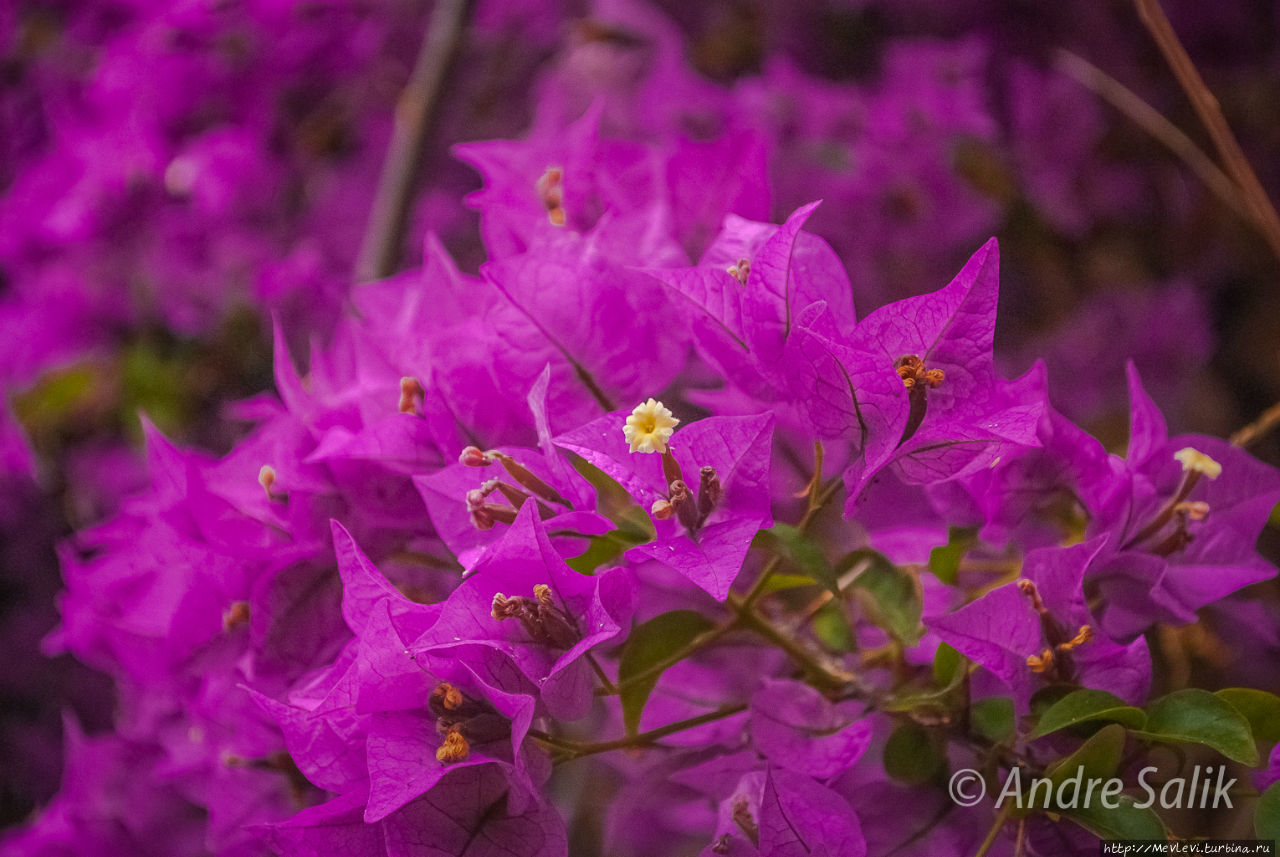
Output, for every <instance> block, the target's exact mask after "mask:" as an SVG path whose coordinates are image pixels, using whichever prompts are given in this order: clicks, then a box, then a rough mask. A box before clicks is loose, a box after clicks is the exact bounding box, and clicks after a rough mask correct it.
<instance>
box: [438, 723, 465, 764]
mask: <svg viewBox="0 0 1280 857" xmlns="http://www.w3.org/2000/svg"><path fill="white" fill-rule="evenodd" d="M470 755H471V745H470V744H468V743H467V739H466V738H463V737H462V733H461V732H460V731H458V730H457V729H456V728H455V729H450V730H449V731H448V732H447V733H445V736H444V741H443V742H441V744H440V747H439V748H438V749H437V750H436V761H438V762H442V763H444V764H446V765H449V764H453V763H454V762H461V761H463V760H465V759H466V758H467V757H468V756H470Z"/></svg>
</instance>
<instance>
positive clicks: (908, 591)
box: [837, 548, 924, 646]
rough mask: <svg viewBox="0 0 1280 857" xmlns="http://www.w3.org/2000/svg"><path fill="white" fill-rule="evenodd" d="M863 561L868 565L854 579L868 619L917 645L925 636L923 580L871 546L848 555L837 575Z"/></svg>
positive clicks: (855, 589)
mask: <svg viewBox="0 0 1280 857" xmlns="http://www.w3.org/2000/svg"><path fill="white" fill-rule="evenodd" d="M859 564H861V565H863V566H864V567H863V569H862V571H860V572H859V573H858V576H857V577H855V578H854V580H853V588H854V592H855V594H856V595H857V596H858V600H859V602H860V603H861V604H862V608H863V610H865V611H866V614H867V618H868V619H870V620H871V621H872V622H873V623H875V624H876V625H877V626H879V627H881V628H883V629H884V630H886V631H888V632H889V633H890V634H891V635H893V637H894V638H895V639H896V640H898V641H899V642H901V643H903V644H904V645H907V646H914V645H915V644H916V643H918V642H920V638H921V637H922V636H923V635H924V628H923V627H922V626H921V625H920V617H921V615H922V614H923V612H924V600H923V598H922V596H921V593H920V582H919V581H918V580H916V579H915V577H913V576H912V575H911V574H908V573H907V572H906V571H904V570H903V569H901V568H899V567H898V566H896V565H894V564H893V563H891V562H890V561H889V560H888V559H887V558H886V557H885V556H884V554H881V553H879V552H878V551H873V550H871V549H869V548H864V549H862V550H857V551H854V552H853V553H850V554H849V555H847V556H846V557H844V559H842V560H841V561H840V562H839V563H838V565H837V577H838V576H839V574H840V573H841V572H840V569H842V568H843V569H851V568H854V567H856V566H857V565H859Z"/></svg>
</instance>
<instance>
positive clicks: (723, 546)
mask: <svg viewBox="0 0 1280 857" xmlns="http://www.w3.org/2000/svg"><path fill="white" fill-rule="evenodd" d="M626 419H627V414H626V413H625V412H621V411H619V412H617V413H614V414H610V415H608V416H605V417H601V418H600V419H597V420H593V421H592V422H590V423H588V424H586V425H584V426H582V427H581V428H579V429H576V430H574V431H571V432H568V433H567V434H563V435H560V436H559V437H557V438H556V439H555V442H556V445H557V446H559V447H561V448H562V449H565V450H567V451H569V452H572V453H574V454H576V455H580V456H582V457H583V458H584V459H586V460H587V461H588V462H590V463H591V464H593V465H595V466H596V467H598V468H600V469H601V470H603V471H604V472H605V473H606V474H608V475H609V476H611V477H613V478H614V479H616V480H617V481H618V482H619V484H621V485H622V487H623V488H625V489H626V490H627V491H628V492H629V493H630V494H631V496H632V497H634V498H635V500H636V502H637V503H639V504H640V506H641V507H642V508H644V509H653V508H654V507H655V504H658V508H659V509H664V510H668V511H665V512H662V513H660V514H658V515H656V516H655V517H657V520H656V521H655V522H654V526H655V528H656V531H657V538H656V539H655V540H654V541H652V542H650V543H648V544H643V545H639V546H637V547H635V548H632V549H631V551H629V552H628V555H630V556H634V557H638V558H639V557H643V558H649V559H655V560H657V561H658V562H661V563H663V564H665V565H668V566H670V567H672V568H674V569H676V570H677V571H679V572H680V573H681V574H683V575H684V576H685V577H687V578H688V579H689V580H691V581H693V582H694V583H696V584H697V585H698V586H700V587H702V588H703V589H705V590H706V591H707V592H708V593H710V594H711V596H712V597H713V598H715V599H717V600H720V601H723V600H724V599H725V598H726V597H727V596H728V594H729V587H730V586H731V585H732V584H733V581H734V578H736V577H737V575H738V572H739V570H740V569H741V567H742V560H743V558H744V557H745V556H746V554H747V549H748V548H749V547H750V545H751V539H752V538H754V537H755V534H756V532H757V531H758V530H760V529H761V528H762V527H768V526H770V525H771V524H772V523H773V518H772V515H771V514H770V509H769V494H768V492H769V489H768V485H769V450H770V443H771V440H772V436H773V419H772V417H771V416H769V415H762V416H754V417H710V418H708V419H704V420H698V421H697V422H693V423H689V424H688V425H682V426H681V427H680V428H679V429H678V430H677V431H676V432H675V434H674V435H673V436H672V438H671V441H670V452H669V454H667V453H664V454H662V455H645V454H642V453H639V452H637V453H632V452H631V451H630V449H629V445H628V443H627V441H626V438H625V437H624V435H623V432H622V428H623V425H624V424H625V422H626ZM664 458H670V460H671V461H673V462H674V464H675V465H676V466H677V467H678V469H679V471H680V473H681V474H682V476H683V479H681V480H678V481H680V482H681V484H682V485H684V486H685V488H684V489H683V491H684V493H685V494H687V495H688V499H687V500H685V499H680V500H677V499H676V498H675V495H673V493H672V492H673V488H672V485H673V480H672V479H671V478H668V476H669V468H670V465H669V464H666V463H664V461H663V460H662V459H664ZM694 474H698V476H697V477H696V478H695V477H694ZM712 483H714V486H713V484H712ZM695 484H696V485H698V490H699V493H698V497H697V500H694V499H693V493H692V486H694V485H695ZM703 486H706V488H705V490H704V487H703ZM704 493H705V496H706V497H707V500H706V501H703V499H702V498H703V496H704ZM681 496H682V497H683V496H684V495H681ZM713 496H714V501H713V500H712V497H713ZM682 503H688V504H691V505H690V506H689V513H688V514H686V515H681V514H680V512H679V507H680V505H681V504H682ZM698 504H703V506H702V507H701V508H699V509H698V510H696V511H695V507H697V505H698Z"/></svg>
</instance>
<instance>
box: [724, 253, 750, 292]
mask: <svg viewBox="0 0 1280 857" xmlns="http://www.w3.org/2000/svg"><path fill="white" fill-rule="evenodd" d="M725 270H726V271H728V272H729V276H731V277H733V278H734V279H735V280H737V281H738V282H739V283H741V284H742V285H744V286H745V285H746V284H747V278H748V277H749V276H751V260H750V259H739V260H738V264H736V265H730V266H729V267H728V268H726V269H725Z"/></svg>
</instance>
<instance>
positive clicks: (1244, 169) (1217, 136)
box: [1134, 0, 1280, 259]
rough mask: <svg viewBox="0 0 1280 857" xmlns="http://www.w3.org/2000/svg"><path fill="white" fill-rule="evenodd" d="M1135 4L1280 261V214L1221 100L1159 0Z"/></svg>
mask: <svg viewBox="0 0 1280 857" xmlns="http://www.w3.org/2000/svg"><path fill="white" fill-rule="evenodd" d="M1134 5H1135V6H1136V7H1137V9H1138V16H1139V17H1140V18H1141V19H1142V23H1143V24H1145V25H1146V27H1147V30H1148V31H1149V32H1150V33H1151V36H1152V38H1154V39H1155V41H1156V44H1157V45H1158V46H1159V48H1160V52H1161V53H1162V54H1164V58H1165V60H1166V61H1168V63H1169V66H1170V68H1172V69H1173V74H1174V76H1175V77H1177V78H1178V83H1179V84H1181V85H1182V89H1183V91H1184V92H1186V94H1187V97H1188V98H1189V99H1190V100H1191V106H1192V107H1193V108H1195V111H1196V115H1197V116H1199V117H1200V121H1201V123H1202V124H1203V125H1204V127H1205V130H1206V131H1208V132H1209V138H1210V139H1211V140H1213V145H1214V147H1215V148H1217V150H1218V156H1219V157H1221V158H1222V163H1223V166H1224V167H1225V168H1226V172H1227V174H1228V175H1229V176H1231V178H1232V180H1233V181H1234V182H1235V183H1236V185H1238V186H1239V188H1240V191H1241V193H1242V194H1243V195H1244V199H1245V201H1246V202H1247V204H1248V207H1249V214H1250V216H1251V219H1252V220H1253V223H1254V225H1255V226H1256V227H1257V228H1258V230H1259V231H1260V232H1261V233H1262V236H1263V237H1264V238H1265V239H1266V241H1267V244H1268V245H1270V247H1271V251H1272V252H1273V253H1274V254H1275V255H1276V258H1277V259H1280V215H1278V214H1277V213H1276V209H1275V206H1274V205H1272V204H1271V200H1270V198H1268V197H1267V192H1266V191H1265V190H1264V189H1263V187H1262V183H1261V182H1259V181H1258V176H1257V174H1256V173H1254V171H1253V167H1251V166H1250V165H1249V160H1248V159H1247V158H1246V157H1245V155H1244V150H1242V149H1241V148H1240V143H1239V142H1238V141H1237V140H1236V138H1235V135H1234V134H1232V133H1231V126H1229V125H1228V124H1227V119H1226V117H1225V116H1223V114H1222V108H1221V106H1219V104H1218V99H1217V98H1215V97H1214V95H1213V93H1212V92H1210V91H1209V87H1207V86H1206V85H1205V82H1204V79H1203V78H1201V77H1200V72H1199V71H1197V70H1196V67H1195V63H1193V62H1192V61H1191V57H1190V56H1189V55H1188V54H1187V51H1186V49H1185V48H1184V47H1183V46H1182V42H1180V41H1179V40H1178V34H1177V33H1176V32H1174V29H1173V25H1172V24H1170V23H1169V19H1168V17H1166V16H1165V14H1164V9H1162V8H1161V7H1160V2H1159V0H1134Z"/></svg>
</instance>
